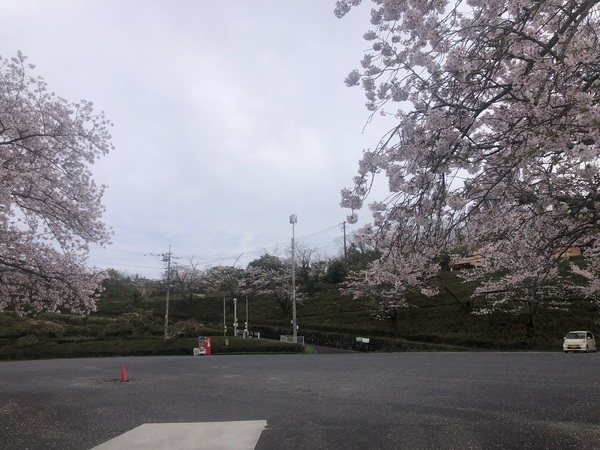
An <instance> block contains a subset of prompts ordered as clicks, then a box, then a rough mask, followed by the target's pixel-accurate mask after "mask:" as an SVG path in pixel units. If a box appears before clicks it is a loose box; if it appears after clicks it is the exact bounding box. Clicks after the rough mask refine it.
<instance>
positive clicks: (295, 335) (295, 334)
mask: <svg viewBox="0 0 600 450" xmlns="http://www.w3.org/2000/svg"><path fill="white" fill-rule="evenodd" d="M296 222H298V218H297V217H296V214H292V215H291V216H290V223H291V224H292V341H293V342H294V344H296V343H297V342H298V324H297V323H296V262H295V251H296V245H295V243H294V237H295V236H294V225H295V224H296Z"/></svg>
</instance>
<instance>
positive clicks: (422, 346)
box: [0, 272, 598, 359]
mask: <svg viewBox="0 0 600 450" xmlns="http://www.w3.org/2000/svg"><path fill="white" fill-rule="evenodd" d="M443 276H444V277H446V279H445V280H444V282H445V285H446V286H449V287H450V288H451V289H450V291H451V292H452V293H453V294H454V295H450V294H448V293H447V292H442V293H440V294H439V295H438V296H436V297H432V298H427V297H423V296H419V297H415V298H413V300H412V303H413V304H414V306H413V307H410V308H404V309H401V310H399V311H398V312H397V315H396V316H395V317H393V320H392V318H390V319H388V320H376V319H375V318H374V316H373V304H372V303H370V301H369V300H367V299H362V300H353V299H351V298H349V297H345V296H342V295H340V293H339V289H338V287H339V285H338V284H327V283H321V284H319V285H318V286H317V287H316V289H315V291H314V293H313V294H312V295H310V296H308V297H307V298H305V299H303V300H302V301H299V302H298V304H297V321H298V325H299V331H298V335H299V336H303V337H304V339H305V343H307V344H314V345H322V346H333V347H339V348H345V349H352V350H358V351H477V350H544V351H560V350H561V343H562V337H563V336H564V335H565V333H566V332H567V331H569V330H573V329H586V330H591V331H593V332H594V331H595V330H596V328H597V327H598V307H597V305H596V304H595V303H594V302H590V301H589V300H573V301H571V307H570V308H569V309H568V310H566V311H565V310H549V309H540V311H539V312H538V314H537V317H536V321H535V328H534V329H533V330H531V329H528V328H527V326H526V325H527V319H526V317H525V316H514V315H508V314H503V313H494V314H490V315H486V316H476V315H472V314H468V313H467V311H466V308H465V303H464V301H466V300H467V298H468V293H469V287H468V286H466V285H464V284H463V283H460V282H459V281H458V279H457V278H456V277H455V276H454V275H453V274H452V273H451V272H448V273H446V274H444V275H443ZM148 283H149V287H148V288H147V289H145V292H146V293H145V295H141V296H140V295H133V294H132V291H131V290H129V289H126V288H125V287H124V286H121V288H119V289H107V290H106V291H105V293H104V296H103V298H102V299H101V300H100V301H99V302H98V311H97V312H95V313H93V314H91V315H90V316H89V317H79V316H72V315H68V314H58V315H56V314H42V315H39V316H36V317H33V318H21V317H16V316H15V315H14V314H11V313H10V312H4V313H2V314H0V358H1V359H14V358H35V357H69V356H94V355H100V356H109V355H119V354H134V355H144V354H189V353H190V352H191V348H192V347H193V346H194V345H195V338H196V337H197V336H198V335H209V336H213V337H214V341H215V353H219V352H238V351H239V352H243V351H253V350H252V348H250V347H248V346H249V345H251V344H250V342H246V343H243V342H242V341H244V340H243V339H241V338H234V337H233V336H232V334H233V314H234V312H233V302H232V300H231V297H230V296H228V294H226V293H224V292H213V293H209V294H206V295H205V296H204V297H194V298H193V299H183V298H182V297H181V296H178V295H177V292H176V291H175V292H174V291H172V292H171V295H170V308H169V336H170V339H169V340H167V341H166V342H165V341H164V340H163V334H164V315H165V303H166V301H165V300H166V291H165V290H164V288H161V286H160V283H158V282H155V281H154V282H152V281H148ZM224 299H225V301H224ZM247 303H248V322H249V329H250V331H251V332H252V333H260V336H261V337H262V338H266V339H261V340H260V341H263V342H272V341H268V340H267V339H272V340H279V336H280V335H282V334H287V335H289V334H291V313H290V312H284V311H283V310H282V308H281V307H280V305H279V303H277V302H276V301H275V300H273V299H270V298H267V297H262V296H248V299H247ZM224 306H225V321H226V324H227V336H223V334H224V333H223V331H224V328H223V313H224V309H223V308H224ZM237 317H238V324H239V325H238V329H240V330H242V329H243V328H244V322H245V321H246V298H240V299H238V302H237ZM357 337H362V338H369V342H368V343H364V342H357V339H356V338H357ZM247 341H258V340H253V339H248V340H247ZM226 344H227V345H226ZM275 344H280V343H279V342H275V343H274V345H275ZM252 345H256V343H255V344H252ZM264 345H266V344H263V348H260V349H258V350H257V351H299V349H298V348H294V349H291V348H287V347H286V348H275V347H268V348H267V347H264Z"/></svg>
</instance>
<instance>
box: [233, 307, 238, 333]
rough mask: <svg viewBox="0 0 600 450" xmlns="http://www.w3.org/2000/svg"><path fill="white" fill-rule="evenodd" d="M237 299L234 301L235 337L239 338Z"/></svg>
mask: <svg viewBox="0 0 600 450" xmlns="http://www.w3.org/2000/svg"><path fill="white" fill-rule="evenodd" d="M237 326H238V321H237V298H234V299H233V335H234V336H235V337H237Z"/></svg>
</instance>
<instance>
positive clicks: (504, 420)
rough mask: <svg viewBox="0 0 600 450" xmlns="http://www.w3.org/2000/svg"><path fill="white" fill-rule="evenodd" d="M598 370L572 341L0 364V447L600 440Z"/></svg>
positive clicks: (529, 445) (496, 445)
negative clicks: (536, 349) (497, 349)
mask: <svg viewBox="0 0 600 450" xmlns="http://www.w3.org/2000/svg"><path fill="white" fill-rule="evenodd" d="M123 366H124V367H125V369H126V374H127V376H128V379H129V380H130V381H129V382H127V383H122V382H121V369H122V367H123ZM599 368H600V354H563V353H562V352H556V353H394V354H361V353H343V354H317V355H260V356H250V355H247V356H233V355H230V356H227V355H222V356H221V355H213V356H204V357H193V356H189V357H188V356H179V357H137V358H131V357H129V358H102V359H74V360H44V361H20V362H0V399H1V400H0V448H2V449H11V450H12V449H51V448H55V449H91V448H94V447H98V446H100V447H99V448H100V449H102V448H103V447H102V446H104V448H105V449H108V448H113V449H114V448H136V447H135V445H134V444H135V443H138V444H140V445H141V446H143V448H145V449H146V450H150V449H152V448H174V449H176V448H182V449H184V448H185V449H188V448H198V449H202V448H223V449H242V448H255V449H258V450H265V449H269V450H270V449H345V450H346V449H390V448H394V449H403V448H407V449H408V448H410V449H467V448H471V449H504V448H506V449H514V448H519V449H542V448H543V449H580V450H581V449H597V448H600V444H599V443H600V415H599V414H600V413H599V408H598V405H600V381H599V376H598V372H599ZM127 439H129V440H127ZM136 439H138V440H137V441H136ZM140 439H142V441H143V440H146V442H145V443H144V442H142V441H140ZM148 441H149V442H150V444H149V443H148ZM111 442H112V444H111ZM152 444H154V445H155V446H154V447H153V446H152ZM109 445H113V446H112V447H109ZM137 448H142V447H137Z"/></svg>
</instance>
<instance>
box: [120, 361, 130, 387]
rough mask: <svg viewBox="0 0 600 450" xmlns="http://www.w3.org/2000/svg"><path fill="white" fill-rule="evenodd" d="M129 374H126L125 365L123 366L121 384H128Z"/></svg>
mask: <svg viewBox="0 0 600 450" xmlns="http://www.w3.org/2000/svg"><path fill="white" fill-rule="evenodd" d="M128 381H129V380H128V379H127V372H125V364H121V383H127V382H128Z"/></svg>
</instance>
